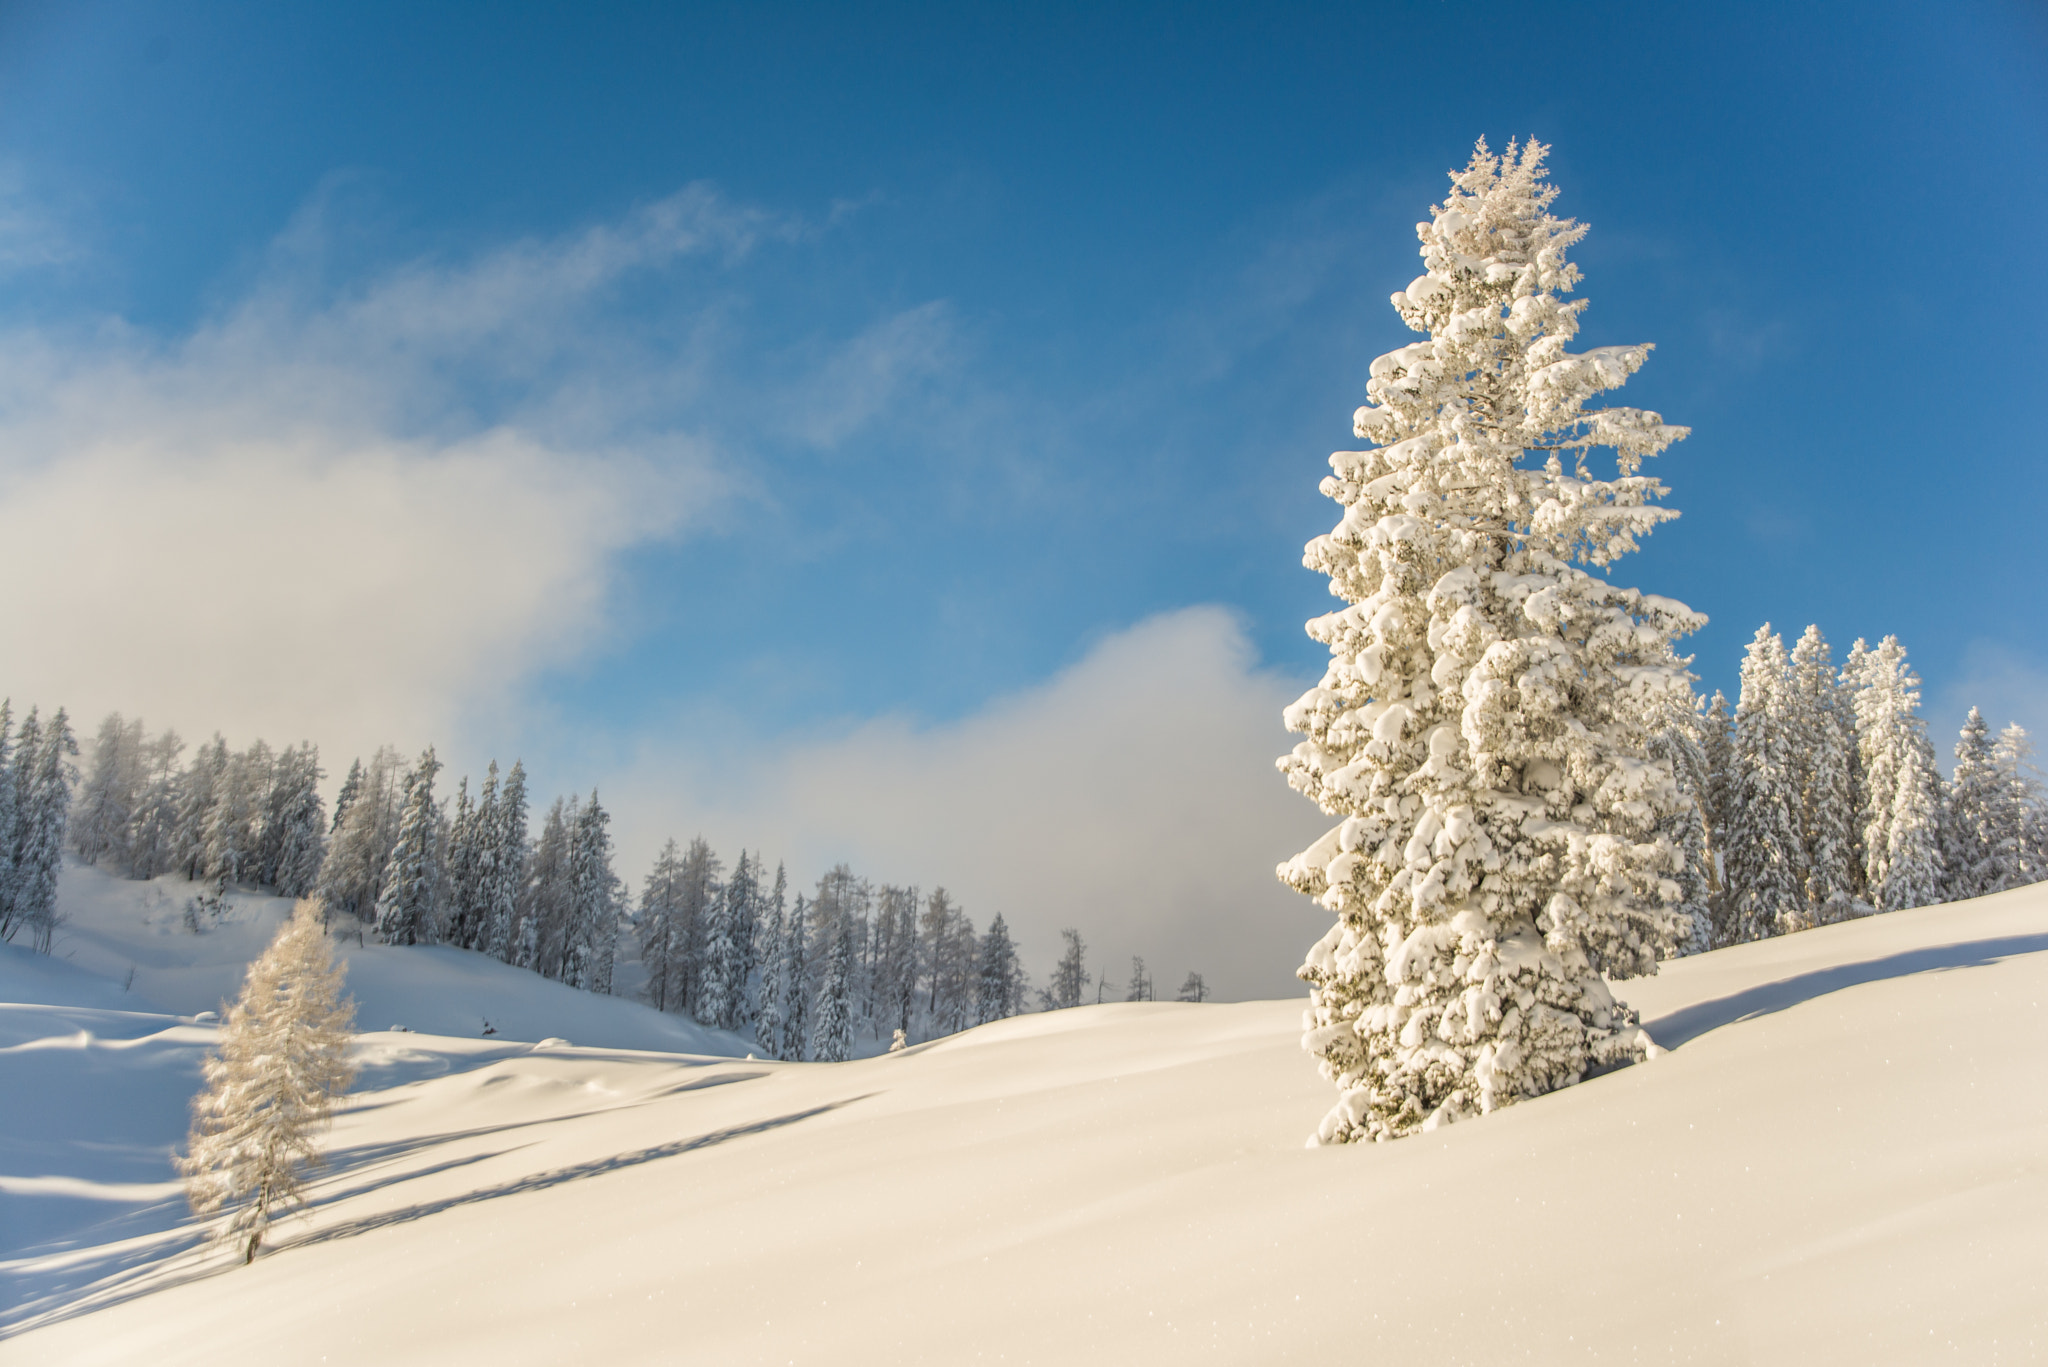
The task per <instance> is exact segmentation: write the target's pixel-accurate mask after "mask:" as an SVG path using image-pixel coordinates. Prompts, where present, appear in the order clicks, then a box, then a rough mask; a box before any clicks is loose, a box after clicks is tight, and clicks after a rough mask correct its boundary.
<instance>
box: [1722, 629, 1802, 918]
mask: <svg viewBox="0 0 2048 1367" xmlns="http://www.w3.org/2000/svg"><path fill="white" fill-rule="evenodd" d="M1790 672H1791V670H1790V664H1789V662H1788V661H1787V660H1786V658H1785V643H1784V642H1783V641H1782V640H1781V639H1780V638H1779V637H1778V635H1777V634H1776V633H1775V632H1773V631H1772V630H1771V627H1770V623H1768V622H1766V623H1765V624H1764V625H1763V626H1761V627H1758V628H1757V633H1756V636H1755V638H1754V639H1752V640H1751V641H1750V643H1749V650H1748V653H1747V654H1745V655H1744V656H1743V660H1742V697H1741V699H1740V701H1739V702H1737V704H1736V707H1735V782H1734V787H1733V792H1732V793H1731V799H1730V803H1729V823H1728V824H1729V830H1728V884H1729V888H1730V893H1731V896H1730V901H1731V904H1732V905H1731V915H1730V917H1729V927H1728V938H1727V941H1726V942H1727V943H1731V944H1734V943H1741V942H1743V941H1746V940H1760V939H1763V938H1765V937H1766V936H1771V935H1781V934H1783V933H1784V932H1786V931H1788V930H1794V929H1797V928H1798V927H1799V926H1800V925H1801V924H1802V923H1803V917H1804V911H1805V906H1806V869H1805V860H1804V851H1805V842H1804V841H1802V840H1801V839H1800V836H1799V817H1798V787H1797V778H1796V776H1795V773H1794V770H1793V764H1792V749H1793V746H1794V744H1795V743H1796V740H1797V738H1796V737H1795V735H1794V733H1793V730H1792V727H1791V724H1790V720H1789V713H1790V707H1789V705H1788V701H1789V700H1788V694H1789V692H1790V689H1791V682H1790Z"/></svg>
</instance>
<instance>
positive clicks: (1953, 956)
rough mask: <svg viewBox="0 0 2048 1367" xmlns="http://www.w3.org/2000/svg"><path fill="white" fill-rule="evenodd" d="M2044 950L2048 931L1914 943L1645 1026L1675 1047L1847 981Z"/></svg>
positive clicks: (1716, 1000) (1969, 965) (1663, 1042)
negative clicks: (1923, 945) (1922, 944)
mask: <svg viewBox="0 0 2048 1367" xmlns="http://www.w3.org/2000/svg"><path fill="white" fill-rule="evenodd" d="M2042 950H2048V934H2039V935H2003V936H1998V937H1996V938H1993V939H1988V940H1965V941H1962V942H1960V943H1957V944H1952V945H1932V946H1929V947H1928V948H1925V949H1909V950H1905V951H1903V952H1902V953H1898V954H1888V955H1886V956H1885V957H1884V958H1882V959H1866V960H1864V961H1863V962H1861V963H1853V964H1837V965H1835V966H1834V967H1832V968H1817V969H1814V970H1813V971H1812V972H1810V973H1800V974H1795V975H1794V976H1792V977H1790V978H1781V979H1779V980H1778V981H1777V982H1774V983H1761V984H1759V985H1757V986H1756V987H1751V988H1745V989H1744V990H1743V991H1740V992H1734V993H1730V994H1729V995H1728V996H1725V997H1716V998H1714V1000H1712V1001H1705V1002H1696V1003H1694V1004H1693V1005H1691V1006H1687V1007H1681V1008H1680V1009H1679V1010H1676V1011H1673V1012H1671V1013H1669V1014H1668V1015H1663V1016H1659V1017H1658V1018H1657V1019H1655V1020H1647V1021H1644V1022H1643V1029H1644V1030H1646V1031H1648V1032H1649V1035H1650V1038H1651V1039H1653V1040H1655V1041H1656V1042H1657V1045H1658V1047H1659V1048H1662V1049H1676V1048H1679V1047H1680V1046H1682V1045H1685V1044H1689V1043H1691V1042H1692V1041H1693V1040H1696V1039H1698V1038H1699V1037H1700V1036H1701V1035H1704V1034H1706V1033H1707V1032H1708V1031H1710V1030H1718V1029H1720V1028H1721V1027H1722V1026H1724V1025H1733V1024H1734V1023H1736V1022H1737V1021H1745V1020H1754V1019H1756V1018H1757V1017H1758V1016H1769V1015H1774V1014H1776V1013H1777V1012H1779V1011H1783V1010H1785V1009H1786V1008H1787V1007H1791V1006H1797V1005H1799V1004H1800V1003H1801V1002H1809V1001H1812V1000H1813V999H1814V998H1816V997H1824V996H1826V995H1827V994H1828V993H1830V992H1839V991H1841V990H1842V989H1843V988H1845V987H1856V986H1858V985H1860V984H1862V983H1874V982H1882V981H1884V980H1885V979H1887V978H1904V977H1909V976H1911V975H1912V974H1915V973H1939V972H1943V971H1946V970H1948V969H1952V968H1982V967H1984V966H1985V965H1987V964H1993V963H1996V962H1998V961H1999V960H2000V959H2009V958H2011V957H2012V956H2014V955H2016V954H2038V953H2040V952H2041V951H2042Z"/></svg>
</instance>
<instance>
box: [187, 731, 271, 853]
mask: <svg viewBox="0 0 2048 1367" xmlns="http://www.w3.org/2000/svg"><path fill="white" fill-rule="evenodd" d="M271 768H272V759H271V754H270V747H269V746H268V745H265V744H264V743H263V742H262V741H261V740H258V741H256V742H255V743H254V744H252V745H251V746H250V747H249V748H248V749H247V750H244V751H242V752H241V753H239V754H230V755H228V757H227V761H226V763H225V764H223V765H221V766H219V768H218V770H217V772H218V775H219V777H218V780H217V785H216V787H215V790H214V798H213V803H212V806H211V807H210V808H209V809H208V811H207V814H206V822H205V828H204V833H203V835H202V837H201V838H202V839H203V841H204V843H205V851H206V852H205V855H204V872H205V875H206V876H207V877H208V878H213V879H217V880H219V883H220V885H221V887H222V888H223V889H225V888H226V887H228V886H229V885H230V884H234V883H244V882H254V881H257V880H256V878H255V877H254V876H253V875H254V873H255V868H254V866H255V863H256V844H257V842H256V830H255V825H256V817H257V808H258V804H259V802H260V801H261V797H262V794H263V792H264V791H265V790H266V789H268V787H269V786H270V779H271Z"/></svg>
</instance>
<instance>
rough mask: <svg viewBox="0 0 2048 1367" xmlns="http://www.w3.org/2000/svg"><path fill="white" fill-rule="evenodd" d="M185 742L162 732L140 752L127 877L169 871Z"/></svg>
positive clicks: (129, 840) (154, 875) (176, 822)
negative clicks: (181, 759)
mask: <svg viewBox="0 0 2048 1367" xmlns="http://www.w3.org/2000/svg"><path fill="white" fill-rule="evenodd" d="M184 750H185V742H184V741H183V740H181V739H179V736H178V733H177V732H176V731H168V730H167V731H165V732H163V734H161V735H159V736H158V737H157V738H156V739H155V740H153V741H150V742H149V744H148V745H147V746H146V747H145V749H144V754H143V760H142V770H143V774H142V786H141V789H140V792H139V795H138V797H137V799H136V803H135V813H134V816H133V818H132V820H131V821H130V822H129V827H128V874H129V876H130V877H131V878H154V877H156V876H157V875H158V874H160V873H168V872H170V870H171V867H172V863H173V860H174V858H175V849H176V840H177V830H178V807H179V785H180V783H181V781H182V779H183V774H182V772H181V771H180V769H179V767H178V757H179V756H180V755H181V754H183V753H184Z"/></svg>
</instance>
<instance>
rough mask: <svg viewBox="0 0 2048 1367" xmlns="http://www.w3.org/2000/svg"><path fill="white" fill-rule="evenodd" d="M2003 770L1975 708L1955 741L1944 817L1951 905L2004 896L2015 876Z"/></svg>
mask: <svg viewBox="0 0 2048 1367" xmlns="http://www.w3.org/2000/svg"><path fill="white" fill-rule="evenodd" d="M2001 768H2002V766H2001V765H2000V764H1999V762H1998V758H1997V756H1996V755H1995V754H1994V753H1993V748H1992V740H1991V729H1990V727H1989V726H1987V725H1986V724H1985V722H1984V714H1983V713H1982V712H1980V711H1978V710H1977V709H1976V708H1974V707H1973V708H1971V709H1970V715H1969V717H1968V718H1967V719H1965V721H1964V722H1963V730H1962V735H1961V736H1959V737H1958V738H1957V740H1956V767H1955V773H1954V775H1953V776H1952V777H1951V778H1950V780H1949V786H1948V802H1947V804H1946V809H1945V811H1944V812H1943V816H1942V851H1941V852H1942V862H1943V863H1944V864H1945V865H1946V867H1947V870H1948V884H1947V889H1946V891H1947V899H1948V900H1949V901H1951V902H1960V901H1962V900H1963V899H1965V898H1968V897H1982V896H1984V895H1985V894H1986V893H1992V892H2000V891H2003V890H2004V889H2005V888H2006V887H2008V886H2010V880H2011V878H2012V876H2013V874H2014V873H2015V872H2016V871H2017V867H2018V863H2019V832H2018V827H2019V821H2018V817H2019V812H2018V810H2017V808H2016V805H2015V804H2014V803H2013V801H2012V793H2011V789H2010V786H2009V784H2008V781H2007V778H2006V775H2005V774H2004V773H2003V772H2001Z"/></svg>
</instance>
